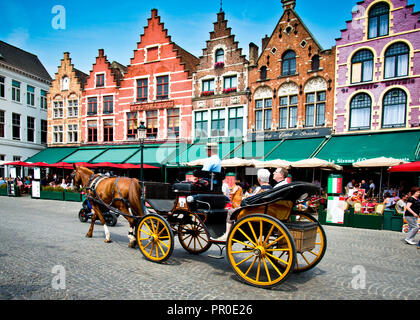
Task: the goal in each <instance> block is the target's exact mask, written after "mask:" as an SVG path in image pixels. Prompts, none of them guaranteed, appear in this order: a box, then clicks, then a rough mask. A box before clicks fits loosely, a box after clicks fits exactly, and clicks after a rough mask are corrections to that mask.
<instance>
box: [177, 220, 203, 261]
mask: <svg viewBox="0 0 420 320" xmlns="http://www.w3.org/2000/svg"><path fill="white" fill-rule="evenodd" d="M178 239H179V242H180V243H181V246H182V247H183V248H184V249H185V250H186V251H188V252H189V253H191V254H201V253H204V252H206V251H207V250H208V249H209V248H210V247H211V242H210V236H209V234H208V232H207V229H206V227H205V226H204V224H203V222H202V221H201V219H200V218H199V217H198V216H197V215H195V214H190V216H189V221H188V223H185V224H182V225H180V226H179V228H178Z"/></svg>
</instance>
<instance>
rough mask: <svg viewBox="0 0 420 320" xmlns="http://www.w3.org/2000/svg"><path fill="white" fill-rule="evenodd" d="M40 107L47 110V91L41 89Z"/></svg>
mask: <svg viewBox="0 0 420 320" xmlns="http://www.w3.org/2000/svg"><path fill="white" fill-rule="evenodd" d="M41 109H44V110H47V91H45V90H41Z"/></svg>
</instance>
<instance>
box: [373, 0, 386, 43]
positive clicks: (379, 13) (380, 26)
mask: <svg viewBox="0 0 420 320" xmlns="http://www.w3.org/2000/svg"><path fill="white" fill-rule="evenodd" d="M388 33H389V6H388V4H386V3H385V2H380V3H378V4H376V5H374V6H373V7H372V9H370V11H369V39H372V38H376V37H382V36H386V35H388Z"/></svg>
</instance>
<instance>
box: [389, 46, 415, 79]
mask: <svg viewBox="0 0 420 320" xmlns="http://www.w3.org/2000/svg"><path fill="white" fill-rule="evenodd" d="M409 55H410V49H409V48H408V46H407V45H406V44H405V43H401V42H398V43H394V44H393V45H391V46H390V47H389V48H388V49H387V50H386V52H385V78H394V77H404V76H408V62H409Z"/></svg>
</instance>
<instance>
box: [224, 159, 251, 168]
mask: <svg viewBox="0 0 420 320" xmlns="http://www.w3.org/2000/svg"><path fill="white" fill-rule="evenodd" d="M253 165H254V164H253V162H252V160H246V159H242V158H233V159H226V160H223V161H222V167H223V168H236V167H252V166H253Z"/></svg>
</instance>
